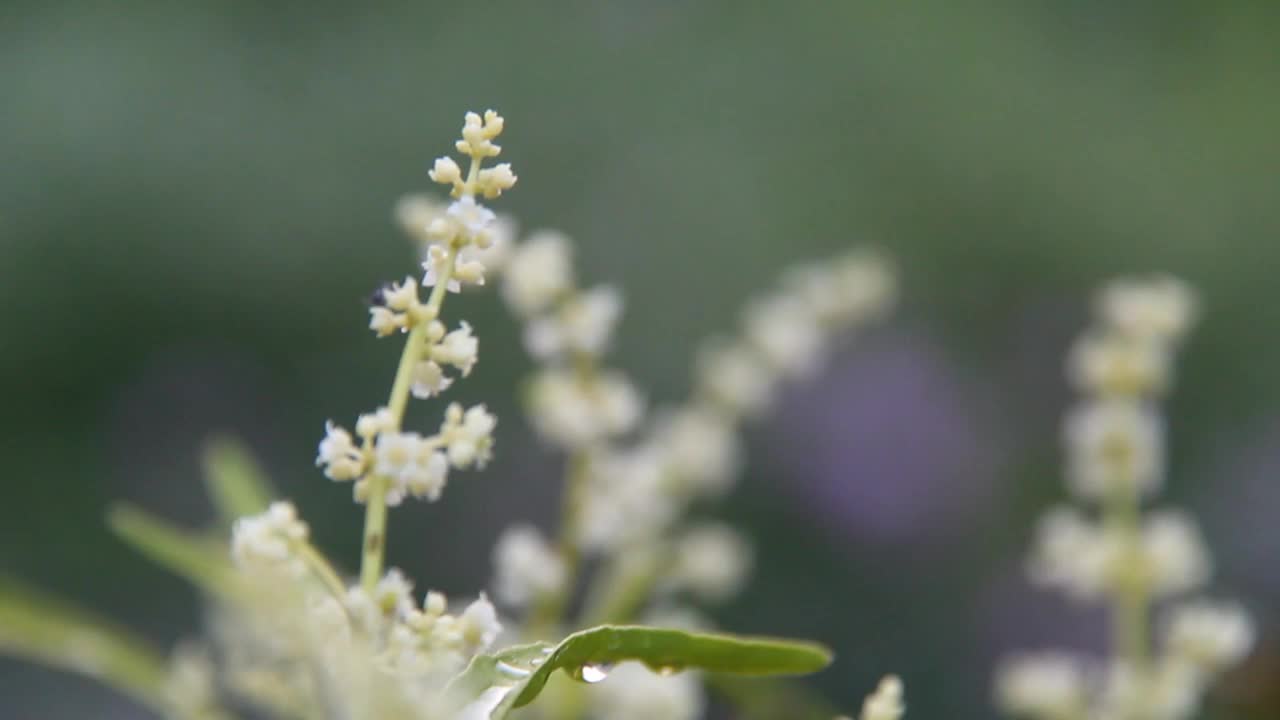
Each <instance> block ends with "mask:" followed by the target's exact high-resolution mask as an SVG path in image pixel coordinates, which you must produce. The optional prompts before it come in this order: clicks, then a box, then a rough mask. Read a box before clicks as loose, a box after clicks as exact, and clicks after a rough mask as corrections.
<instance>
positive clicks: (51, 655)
mask: <svg viewBox="0 0 1280 720" xmlns="http://www.w3.org/2000/svg"><path fill="white" fill-rule="evenodd" d="M0 652H5V653H9V654H12V655H14V656H16V657H19V658H22V659H25V660H30V661H32V662H38V663H41V664H44V665H47V666H49V667H53V668H57V669H59V670H64V671H67V672H72V673H76V674H79V675H84V676H87V677H91V678H94V679H96V680H97V681H98V682H101V683H102V684H104V685H106V686H108V687H111V688H114V689H116V690H119V691H120V692H122V693H124V694H125V695H128V696H129V697H131V698H133V699H134V700H136V701H138V702H139V703H142V704H143V705H146V706H147V707H150V708H152V709H153V710H155V711H157V712H159V713H164V712H165V711H166V709H167V708H166V707H165V705H166V703H165V698H164V686H165V678H166V670H165V660H164V658H163V657H161V655H160V653H159V652H157V651H156V650H154V649H153V648H151V647H149V646H148V645H147V644H145V643H143V642H142V641H140V640H138V639H137V638H135V637H133V636H132V635H130V634H129V633H128V632H126V631H124V630H121V629H119V628H117V627H115V626H114V625H112V624H111V623H109V622H107V621H106V620H103V619H101V618H98V617H95V616H94V615H92V614H90V613H88V612H87V611H85V610H82V609H80V608H78V607H75V606H73V605H71V604H69V603H67V602H64V601H62V600H60V599H58V598H54V597H51V596H49V595H46V594H44V593H40V592H37V591H35V590H32V589H30V588H28V587H25V586H23V585H21V584H19V583H17V582H16V581H13V580H9V579H6V578H3V577H0Z"/></svg>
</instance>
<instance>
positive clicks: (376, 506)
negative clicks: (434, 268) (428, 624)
mask: <svg viewBox="0 0 1280 720" xmlns="http://www.w3.org/2000/svg"><path fill="white" fill-rule="evenodd" d="M457 258H458V250H457V248H456V247H453V246H450V247H449V251H448V254H447V255H446V256H445V259H444V262H443V263H441V267H440V271H439V273H438V275H437V277H436V285H435V287H434V288H432V289H431V295H430V296H429V297H428V298H427V304H426V312H425V316H426V317H428V318H432V319H434V318H437V317H439V315H440V308H441V307H442V306H443V305H444V297H445V295H446V294H447V292H448V289H449V281H450V280H452V279H453V268H454V264H455V263H456V261H457ZM430 322H431V321H430V320H425V321H419V322H416V323H414V326H413V329H412V330H410V331H409V337H408V339H407V340H405V343H404V352H402V353H401V354H400V365H399V367H397V368H396V378H395V381H394V382H393V383H392V385H391V397H390V398H389V399H388V400H387V409H388V410H389V411H390V413H391V427H390V428H388V429H387V431H388V432H398V431H399V430H400V424H401V423H402V422H404V410H405V406H406V405H408V403H409V389H410V388H411V387H412V386H413V369H414V368H415V367H417V365H418V363H419V362H420V361H421V360H422V356H423V354H424V353H425V352H426V350H427V348H426V340H427V325H428V324H429V323H430ZM389 483H390V478H386V477H382V476H379V475H372V476H370V478H369V498H368V501H367V503H366V505H365V514H364V550H363V556H362V559H361V561H360V584H361V586H363V587H364V589H365V590H369V591H372V590H373V587H374V585H376V584H377V582H378V578H380V577H382V558H383V550H384V548H385V546H386V536H387V486H388V485H389Z"/></svg>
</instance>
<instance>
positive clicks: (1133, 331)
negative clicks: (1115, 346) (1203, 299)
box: [1098, 276, 1196, 342]
mask: <svg viewBox="0 0 1280 720" xmlns="http://www.w3.org/2000/svg"><path fill="white" fill-rule="evenodd" d="M1098 305H1099V311H1100V312H1101V314H1102V317H1103V318H1104V319H1105V320H1106V321H1107V322H1108V323H1109V324H1110V325H1111V326H1112V327H1113V328H1115V329H1116V330H1119V331H1120V332H1123V333H1125V334H1128V335H1130V336H1133V337H1144V338H1153V339H1157V340H1163V341H1167V342H1172V341H1177V340H1179V339H1180V338H1181V337H1182V335H1184V334H1185V333H1186V331H1187V330H1188V329H1189V328H1190V327H1191V324H1192V322H1193V321H1194V320H1195V314H1196V298H1195V293H1194V292H1193V291H1192V290H1191V289H1190V288H1189V287H1187V286H1186V284H1184V283H1183V282H1182V281H1181V280H1178V279H1177V278H1174V277H1169V276H1156V277H1153V278H1147V279H1126V280H1117V281H1115V282H1113V283H1111V284H1110V285H1108V286H1107V287H1106V288H1105V289H1104V290H1103V291H1102V294H1101V297H1100V298H1099V301H1098Z"/></svg>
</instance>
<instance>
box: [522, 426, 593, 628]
mask: <svg viewBox="0 0 1280 720" xmlns="http://www.w3.org/2000/svg"><path fill="white" fill-rule="evenodd" d="M590 467H591V455H590V453H589V452H588V451H586V450H575V451H574V452H573V454H572V455H570V456H569V462H568V469H567V471H566V473H565V487H564V495H563V498H562V502H561V510H560V515H561V517H560V537H559V539H558V540H557V543H556V551H557V553H558V554H559V555H560V559H561V560H562V561H563V562H564V566H565V581H564V584H563V585H562V586H561V587H560V589H559V590H557V591H556V592H553V593H548V594H546V595H544V596H542V597H541V598H539V600H538V602H537V604H536V605H535V606H534V608H533V612H532V613H531V615H530V617H529V623H528V628H529V629H528V632H529V635H530V639H538V638H540V637H542V636H545V635H548V634H549V633H550V632H551V631H552V630H553V629H554V628H555V626H556V625H558V624H560V622H561V621H562V620H563V619H564V615H565V612H566V610H567V609H568V606H569V600H570V599H571V598H572V596H573V589H574V587H575V586H576V585H577V580H578V574H579V571H580V570H581V568H582V548H581V547H580V546H579V545H578V539H579V538H580V537H581V536H582V532H581V527H582V513H583V511H584V510H585V507H584V506H585V504H586V492H587V482H588V481H589V480H590V474H589V472H588V471H589V470H590Z"/></svg>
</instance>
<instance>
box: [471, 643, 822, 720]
mask: <svg viewBox="0 0 1280 720" xmlns="http://www.w3.org/2000/svg"><path fill="white" fill-rule="evenodd" d="M628 660H634V661H638V662H642V663H644V664H645V665H647V666H648V667H649V668H650V669H651V670H653V671H655V672H659V673H664V674H665V673H671V672H679V671H681V670H685V669H697V670H706V671H709V672H714V673H726V674H734V675H757V676H761V675H801V674H806V673H811V672H817V671H818V670H821V669H823V668H825V667H826V666H827V665H828V664H830V663H831V651H830V650H828V649H827V648H826V647H824V646H822V645H819V644H817V643H811V642H803V641H796V640H781V639H776V638H763V637H745V636H738V635H725V634H711V633H691V632H685V631H683V630H668V629H662V628H650V627H637V626H613V625H604V626H601V627H597V628H592V629H590V630H583V631H581V632H577V633H574V634H572V635H570V636H569V637H567V638H565V639H564V640H563V641H562V642H561V643H560V644H559V645H555V646H551V645H547V644H541V643H537V644H533V645H521V646H517V647H513V648H509V649H507V650H504V651H502V652H499V653H496V654H494V655H483V656H479V657H477V658H475V659H474V660H473V661H472V663H471V665H470V666H468V668H467V670H466V671H465V672H464V673H462V674H461V675H459V676H458V677H457V678H456V679H455V680H454V682H453V683H451V688H452V690H453V691H455V692H456V693H457V695H458V696H459V697H465V698H468V699H471V700H472V704H471V705H470V706H469V710H470V712H471V713H473V714H468V715H467V717H473V716H474V717H487V718H490V719H491V720H498V719H499V718H503V717H505V716H506V714H507V712H509V711H510V710H511V709H512V708H518V707H521V706H523V705H527V704H529V703H530V702H533V700H534V699H535V698H536V697H537V696H538V693H540V692H542V688H543V687H544V686H546V684H547V680H548V679H550V677H551V674H552V673H554V672H555V671H556V670H564V671H566V672H568V673H569V674H570V675H571V676H573V677H575V678H577V679H583V678H584V669H585V674H586V676H588V677H587V679H590V678H589V675H590V673H591V671H592V669H593V668H602V667H605V666H609V665H613V664H614V663H618V662H623V661H628ZM475 713H488V714H487V715H485V714H475Z"/></svg>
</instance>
